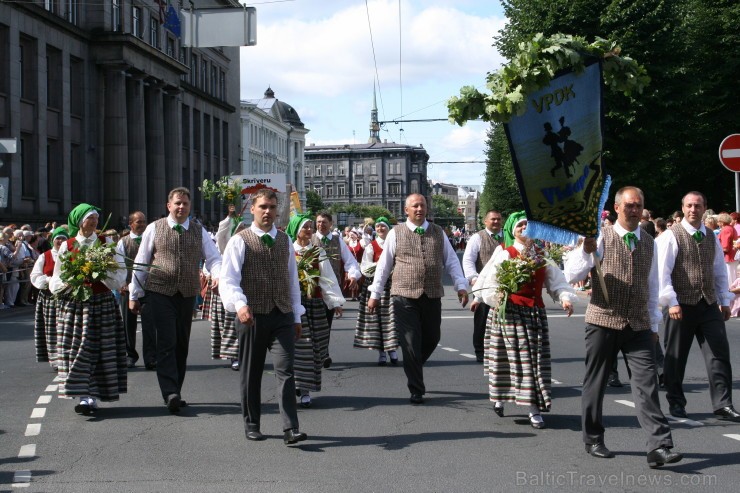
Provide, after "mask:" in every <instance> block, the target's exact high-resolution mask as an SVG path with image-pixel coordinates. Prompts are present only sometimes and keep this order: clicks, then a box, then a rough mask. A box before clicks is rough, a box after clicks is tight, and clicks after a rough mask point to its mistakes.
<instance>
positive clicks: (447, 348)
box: [442, 347, 460, 353]
mask: <svg viewBox="0 0 740 493" xmlns="http://www.w3.org/2000/svg"><path fill="white" fill-rule="evenodd" d="M442 349H444V350H445V351H452V352H453V353H459V352H460V351H458V350H457V349H453V348H451V347H443V348H442Z"/></svg>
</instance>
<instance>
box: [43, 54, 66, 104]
mask: <svg viewBox="0 0 740 493" xmlns="http://www.w3.org/2000/svg"><path fill="white" fill-rule="evenodd" d="M63 86H64V85H63V78H62V52H61V50H57V49H56V48H54V47H53V46H47V47H46V105H47V106H48V107H49V108H54V109H58V110H61V109H62V88H63Z"/></svg>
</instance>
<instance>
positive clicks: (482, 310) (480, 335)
mask: <svg viewBox="0 0 740 493" xmlns="http://www.w3.org/2000/svg"><path fill="white" fill-rule="evenodd" d="M490 310H491V307H490V306H488V305H487V304H485V303H481V304H479V305H478V307H477V308H476V309H475V312H473V349H475V355H476V356H483V352H484V348H483V339H484V338H485V336H486V321H487V320H488V312H489V311H490Z"/></svg>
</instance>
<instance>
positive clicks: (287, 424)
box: [236, 308, 298, 431]
mask: <svg viewBox="0 0 740 493" xmlns="http://www.w3.org/2000/svg"><path fill="white" fill-rule="evenodd" d="M236 331H237V334H238V335H239V381H240V388H241V404H242V417H243V418H244V426H245V428H246V431H252V430H259V428H260V416H261V408H262V374H263V372H264V367H265V357H266V355H267V351H268V350H269V351H270V353H272V365H273V367H274V369H275V378H276V379H277V387H278V388H277V401H278V405H279V408H280V417H281V418H282V421H283V431H285V430H289V429H293V428H298V411H297V408H296V402H295V373H294V370H293V361H294V356H295V331H294V317H293V312H289V313H281V312H280V310H278V309H277V308H275V309H273V310H272V312H271V313H269V314H267V315H260V314H256V315H255V323H254V325H252V326H250V327H247V326H246V325H244V324H243V323H241V322H240V321H239V318H238V317H237V319H236Z"/></svg>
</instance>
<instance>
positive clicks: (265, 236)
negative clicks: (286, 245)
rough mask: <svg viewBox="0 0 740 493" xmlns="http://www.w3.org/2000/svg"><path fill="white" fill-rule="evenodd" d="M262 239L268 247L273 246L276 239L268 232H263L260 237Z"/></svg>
mask: <svg viewBox="0 0 740 493" xmlns="http://www.w3.org/2000/svg"><path fill="white" fill-rule="evenodd" d="M260 240H262V243H264V244H265V245H266V246H267V248H272V245H274V244H275V239H274V238H273V237H272V236H270V235H269V234H267V233H265V234H263V235H262V236H261V237H260Z"/></svg>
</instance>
